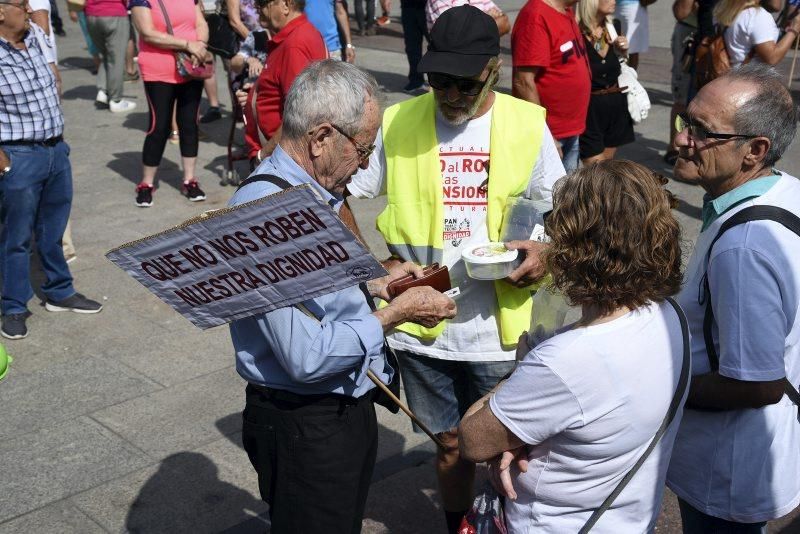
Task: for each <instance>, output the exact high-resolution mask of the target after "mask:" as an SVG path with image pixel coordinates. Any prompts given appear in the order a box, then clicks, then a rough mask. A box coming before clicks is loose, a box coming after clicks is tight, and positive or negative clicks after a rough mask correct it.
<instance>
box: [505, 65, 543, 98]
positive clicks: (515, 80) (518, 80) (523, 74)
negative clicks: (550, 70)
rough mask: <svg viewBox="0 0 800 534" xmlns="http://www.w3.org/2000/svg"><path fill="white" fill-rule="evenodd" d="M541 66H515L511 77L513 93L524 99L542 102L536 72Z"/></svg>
mask: <svg viewBox="0 0 800 534" xmlns="http://www.w3.org/2000/svg"><path fill="white" fill-rule="evenodd" d="M540 68H541V67H514V71H513V74H512V79H511V94H512V95H513V96H515V97H517V98H521V99H522V100H527V101H528V102H533V103H534V104H541V102H540V100H539V91H537V90H536V83H535V79H536V73H538V72H539V69H540Z"/></svg>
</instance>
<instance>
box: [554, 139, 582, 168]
mask: <svg viewBox="0 0 800 534" xmlns="http://www.w3.org/2000/svg"><path fill="white" fill-rule="evenodd" d="M557 141H558V142H559V143H561V153H562V157H561V162H562V163H563V164H564V170H566V171H567V172H572V171H575V170H577V169H578V159H579V154H580V148H579V145H578V136H577V135H573V136H572V137H565V138H563V139H557Z"/></svg>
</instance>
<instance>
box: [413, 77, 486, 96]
mask: <svg viewBox="0 0 800 534" xmlns="http://www.w3.org/2000/svg"><path fill="white" fill-rule="evenodd" d="M491 77H492V75H491V73H489V76H487V77H486V79H485V80H472V79H470V78H457V77H455V76H450V75H449V74H442V73H441V72H429V73H428V83H429V84H430V86H431V87H433V88H434V89H436V90H438V91H447V90H448V89H450V87H452V86H454V85H455V86H456V89H457V90H458V92H459V93H461V94H462V95H465V96H476V95H478V94H479V93H480V92H481V90H482V89H483V86H484V85H486V82H488V81H489V78H491Z"/></svg>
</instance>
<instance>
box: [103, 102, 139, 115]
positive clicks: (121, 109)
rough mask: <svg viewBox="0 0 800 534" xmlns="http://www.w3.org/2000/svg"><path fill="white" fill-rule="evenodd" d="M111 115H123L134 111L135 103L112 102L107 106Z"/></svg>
mask: <svg viewBox="0 0 800 534" xmlns="http://www.w3.org/2000/svg"><path fill="white" fill-rule="evenodd" d="M108 109H110V110H111V113H125V112H127V111H133V110H134V109H136V102H132V101H130V100H112V101H111V102H109V104H108Z"/></svg>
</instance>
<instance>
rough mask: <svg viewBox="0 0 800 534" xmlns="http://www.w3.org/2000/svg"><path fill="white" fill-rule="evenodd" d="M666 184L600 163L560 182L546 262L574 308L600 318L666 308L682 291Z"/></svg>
mask: <svg viewBox="0 0 800 534" xmlns="http://www.w3.org/2000/svg"><path fill="white" fill-rule="evenodd" d="M665 184H666V179H665V178H663V177H661V176H659V175H656V174H654V173H653V172H652V171H650V170H648V169H647V168H645V167H643V166H642V165H639V164H638V163H633V162H631V161H621V160H620V161H601V162H598V163H594V164H592V165H589V166H587V167H584V168H582V169H580V170H578V171H576V172H574V173H573V174H571V175H569V176H566V177H564V178H562V179H561V180H559V182H558V183H557V184H556V188H555V192H554V195H553V205H554V208H553V211H552V213H551V214H550V216H549V217H548V219H547V222H546V223H545V227H546V230H547V233H548V235H549V236H550V238H551V239H552V244H551V246H550V247H549V248H548V250H547V252H546V253H545V262H546V264H547V267H548V270H549V271H550V273H551V274H552V276H553V286H554V287H555V288H557V289H559V290H561V291H562V292H563V293H564V294H565V295H566V296H567V299H568V300H569V301H570V303H571V304H572V305H575V306H583V305H591V306H594V307H596V308H597V309H598V311H599V312H600V313H601V314H608V313H610V312H612V311H614V310H616V309H618V308H620V307H623V306H625V307H628V308H630V309H634V308H637V307H639V306H642V305H644V304H646V303H647V302H648V301H655V302H661V301H663V300H664V298H666V297H668V296H670V295H674V294H676V293H677V292H678V290H679V289H680V286H681V279H682V276H681V247H680V226H679V225H678V221H677V220H675V217H674V216H673V215H672V211H671V207H672V204H673V197H672V195H671V194H670V193H669V192H668V191H667V190H665V189H664V187H663V186H664V185H665Z"/></svg>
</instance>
